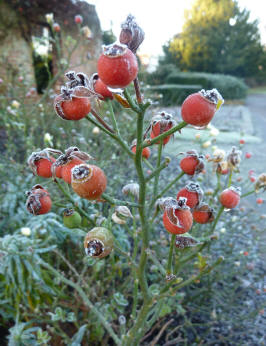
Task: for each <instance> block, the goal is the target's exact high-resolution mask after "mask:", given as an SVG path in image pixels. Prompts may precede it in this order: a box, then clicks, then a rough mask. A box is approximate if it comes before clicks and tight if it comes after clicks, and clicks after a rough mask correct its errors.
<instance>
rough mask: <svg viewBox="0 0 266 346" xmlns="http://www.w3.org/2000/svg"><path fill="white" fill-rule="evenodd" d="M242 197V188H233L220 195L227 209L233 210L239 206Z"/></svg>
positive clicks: (221, 201)
mask: <svg viewBox="0 0 266 346" xmlns="http://www.w3.org/2000/svg"><path fill="white" fill-rule="evenodd" d="M240 195H241V190H240V188H235V187H233V186H231V187H230V188H228V189H226V190H224V191H223V192H222V193H221V194H220V203H221V204H222V205H223V206H224V207H225V208H227V209H233V208H235V207H236V206H237V205H238V204H239V201H240Z"/></svg>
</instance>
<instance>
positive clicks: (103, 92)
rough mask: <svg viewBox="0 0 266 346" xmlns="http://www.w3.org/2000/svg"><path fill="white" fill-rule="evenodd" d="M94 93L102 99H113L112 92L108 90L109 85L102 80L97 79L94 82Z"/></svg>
mask: <svg viewBox="0 0 266 346" xmlns="http://www.w3.org/2000/svg"><path fill="white" fill-rule="evenodd" d="M93 87H94V91H95V92H96V93H97V94H99V95H100V96H101V97H100V98H101V99H103V100H106V99H111V100H112V99H113V94H112V93H111V91H110V90H109V89H108V88H107V85H106V84H104V83H103V81H102V80H101V79H100V78H97V79H96V81H95V82H94V85H93Z"/></svg>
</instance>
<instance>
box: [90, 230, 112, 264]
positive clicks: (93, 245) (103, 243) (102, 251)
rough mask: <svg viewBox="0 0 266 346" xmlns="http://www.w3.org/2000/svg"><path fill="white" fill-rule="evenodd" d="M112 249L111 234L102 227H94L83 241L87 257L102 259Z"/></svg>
mask: <svg viewBox="0 0 266 346" xmlns="http://www.w3.org/2000/svg"><path fill="white" fill-rule="evenodd" d="M113 247H114V236H113V234H112V233H111V232H110V231H109V230H108V229H107V228H104V227H95V228H93V229H92V230H91V231H89V232H88V233H87V235H86V237H85V239H84V249H85V252H86V254H87V255H88V256H91V257H93V258H103V257H106V256H108V255H109V254H110V253H111V251H112V250H113Z"/></svg>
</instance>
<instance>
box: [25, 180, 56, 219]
mask: <svg viewBox="0 0 266 346" xmlns="http://www.w3.org/2000/svg"><path fill="white" fill-rule="evenodd" d="M27 195H28V199H27V201H26V207H27V210H28V211H29V212H30V213H31V214H33V215H41V214H47V213H48V212H49V211H50V210H51V207H52V201H51V198H50V195H49V193H48V191H46V190H45V189H44V188H43V187H42V186H41V185H35V186H33V188H32V189H31V191H29V192H27Z"/></svg>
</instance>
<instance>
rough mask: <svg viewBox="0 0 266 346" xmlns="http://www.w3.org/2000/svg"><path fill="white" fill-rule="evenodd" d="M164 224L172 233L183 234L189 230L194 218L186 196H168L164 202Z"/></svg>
mask: <svg viewBox="0 0 266 346" xmlns="http://www.w3.org/2000/svg"><path fill="white" fill-rule="evenodd" d="M163 209H164V214H163V224H164V227H165V229H166V230H167V231H168V232H169V233H172V234H183V233H186V232H188V231H189V230H190V229H191V227H192V224H193V218H192V214H191V211H190V209H189V207H188V206H187V205H186V198H183V197H181V198H179V200H178V201H176V200H175V199H174V198H166V199H165V200H164V204H163Z"/></svg>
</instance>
